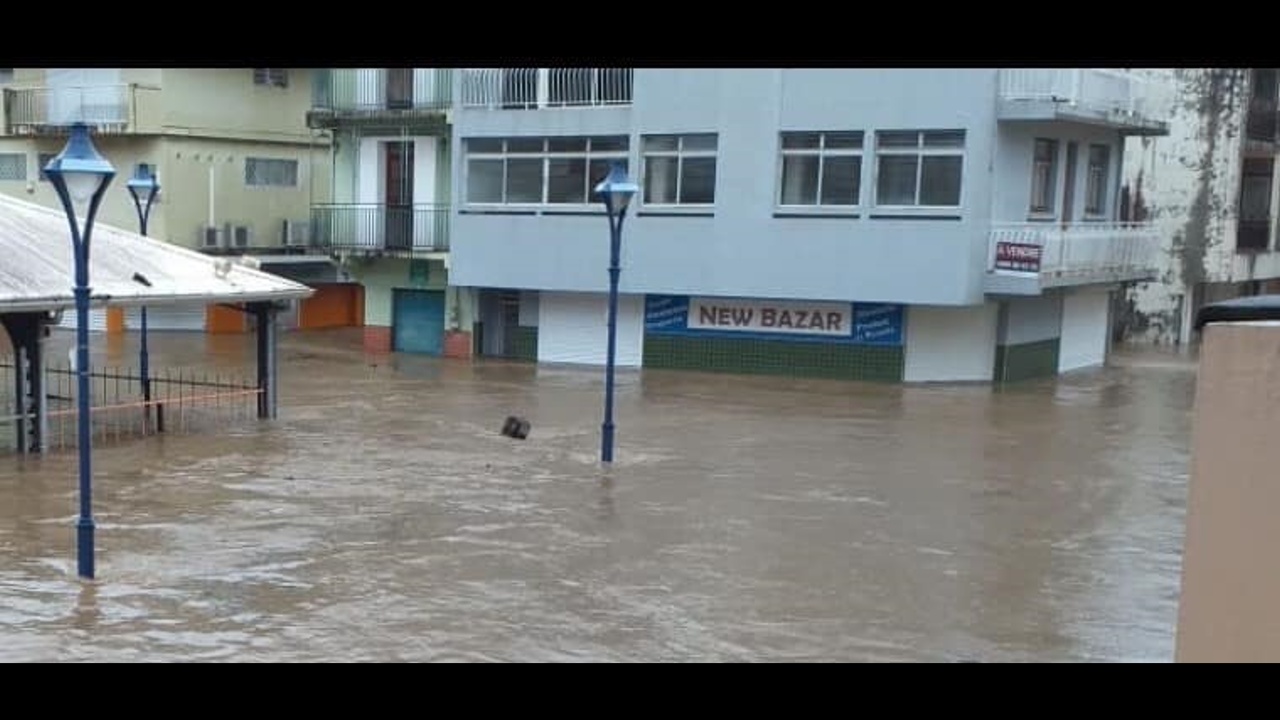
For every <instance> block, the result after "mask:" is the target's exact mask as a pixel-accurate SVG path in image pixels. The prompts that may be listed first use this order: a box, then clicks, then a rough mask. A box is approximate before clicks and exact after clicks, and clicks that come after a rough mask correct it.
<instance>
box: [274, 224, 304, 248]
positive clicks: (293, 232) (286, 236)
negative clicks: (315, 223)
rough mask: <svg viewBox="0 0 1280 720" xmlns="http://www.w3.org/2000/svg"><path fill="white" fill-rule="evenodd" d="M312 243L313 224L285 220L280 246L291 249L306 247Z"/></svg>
mask: <svg viewBox="0 0 1280 720" xmlns="http://www.w3.org/2000/svg"><path fill="white" fill-rule="evenodd" d="M310 241H311V223H310V222H308V221H306V220H285V221H284V227H283V228H281V231H280V244H281V245H287V246H289V247H305V246H306V245H307V244H308V243H309V242H310Z"/></svg>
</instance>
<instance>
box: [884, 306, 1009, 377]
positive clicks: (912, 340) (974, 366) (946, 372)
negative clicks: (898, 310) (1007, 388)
mask: <svg viewBox="0 0 1280 720" xmlns="http://www.w3.org/2000/svg"><path fill="white" fill-rule="evenodd" d="M998 309H999V305H998V304H997V303H995V302H987V303H985V304H982V305H977V306H974V307H962V308H954V307H928V306H924V305H915V306H912V307H910V308H908V309H907V348H906V364H905V367H904V369H903V380H905V381H906V382H941V381H952V382H959V381H989V380H991V372H992V367H993V366H994V362H995V349H996V321H997V316H998V312H997V310H998Z"/></svg>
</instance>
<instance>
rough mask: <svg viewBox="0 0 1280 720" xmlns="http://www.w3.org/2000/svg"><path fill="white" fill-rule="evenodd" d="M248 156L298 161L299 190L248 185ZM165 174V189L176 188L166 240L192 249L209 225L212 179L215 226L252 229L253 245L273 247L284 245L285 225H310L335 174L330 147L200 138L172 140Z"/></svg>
mask: <svg viewBox="0 0 1280 720" xmlns="http://www.w3.org/2000/svg"><path fill="white" fill-rule="evenodd" d="M248 157H261V158H273V159H291V160H297V161H298V184H297V186H296V187H292V188H281V187H249V186H247V185H245V159H246V158H248ZM160 173H161V176H160V177H161V178H162V180H163V182H164V184H165V186H166V187H170V186H171V187H173V188H175V191H174V193H173V194H172V195H170V197H169V198H168V205H169V206H168V207H166V209H165V224H166V228H165V231H166V237H167V239H169V240H170V241H172V242H176V243H178V244H181V245H189V246H194V245H195V243H196V240H197V236H198V233H199V232H200V228H201V227H202V226H204V225H205V224H206V223H207V222H208V221H209V212H210V207H209V201H210V182H211V178H212V188H213V193H212V195H213V220H214V223H215V224H216V225H218V226H223V225H225V224H226V223H234V224H236V225H248V226H250V227H251V228H252V232H253V241H252V244H253V245H254V246H267V245H276V244H278V243H279V237H280V227H281V225H282V223H283V221H284V220H286V219H288V220H307V219H308V218H309V217H310V215H311V203H312V199H313V198H320V199H325V198H328V197H329V182H330V175H331V173H330V169H329V150H328V148H326V147H319V146H315V147H311V146H308V145H305V144H284V143H260V142H259V143H253V142H243V141H225V140H200V139H194V138H188V139H185V140H178V139H177V138H167V139H166V141H165V152H164V159H163V161H162V163H161V165H160ZM179 189H180V194H179Z"/></svg>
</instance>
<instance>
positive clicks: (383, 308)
mask: <svg viewBox="0 0 1280 720" xmlns="http://www.w3.org/2000/svg"><path fill="white" fill-rule="evenodd" d="M424 262H426V261H424ZM430 262H431V266H430V268H429V271H428V273H427V281H426V282H425V283H423V282H419V281H417V280H415V279H414V278H413V277H412V276H411V274H410V272H409V264H410V261H409V260H404V259H400V258H382V259H378V260H367V261H365V262H362V263H358V264H355V265H353V266H351V269H350V272H351V274H352V276H353V277H354V278H355V279H356V280H358V281H359V282H360V284H362V285H364V322H365V324H366V325H374V326H382V327H390V326H391V295H392V290H394V289H395V288H416V289H419V290H444V289H445V287H446V286H447V285H448V276H447V274H446V273H445V272H444V267H443V265H441V264H440V263H439V262H438V261H430ZM452 299H453V293H447V294H446V303H448V302H449V301H450V300H452ZM448 317H449V307H448V305H447V304H446V307H445V320H446V322H447V321H448Z"/></svg>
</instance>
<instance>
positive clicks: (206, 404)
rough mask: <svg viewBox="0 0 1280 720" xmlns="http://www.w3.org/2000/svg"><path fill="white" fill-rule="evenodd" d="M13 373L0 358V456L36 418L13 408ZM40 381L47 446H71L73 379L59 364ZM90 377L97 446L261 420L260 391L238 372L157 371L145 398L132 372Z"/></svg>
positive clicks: (101, 371) (99, 372)
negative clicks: (147, 398)
mask: <svg viewBox="0 0 1280 720" xmlns="http://www.w3.org/2000/svg"><path fill="white" fill-rule="evenodd" d="M13 373H14V361H13V358H12V357H0V452H16V451H18V450H20V449H21V445H20V444H19V437H20V432H21V428H22V427H23V423H24V422H25V423H34V422H37V421H38V418H36V417H35V415H34V414H32V413H30V410H29V409H28V412H27V413H23V412H22V411H21V410H20V409H19V408H18V407H17V402H16V398H15V397H14V386H15V378H14V375H13ZM45 377H46V380H45V382H46V386H45V395H46V397H47V407H48V410H47V430H46V435H45V437H44V449H45V450H48V451H58V450H65V449H69V448H74V447H75V446H76V440H77V428H78V425H77V417H76V416H77V414H78V412H77V409H76V387H77V378H76V374H75V372H74V371H73V370H72V369H71V367H70V365H68V364H65V363H64V364H62V365H61V366H51V367H49V368H48V369H47V371H46V375H45ZM89 377H90V400H89V404H90V415H91V417H92V423H91V428H92V433H93V442H94V444H95V445H98V444H104V443H111V442H118V441H121V440H127V439H130V438H140V437H145V436H147V435H154V434H157V433H194V432H202V431H213V430H218V429H221V428H225V427H227V426H229V425H232V424H236V423H241V422H246V421H250V420H254V419H256V418H257V416H258V395H259V394H260V393H261V390H260V389H259V388H258V387H257V385H256V384H254V383H250V382H248V381H246V380H245V379H243V378H241V377H239V376H236V375H223V374H218V373H215V374H212V375H211V374H209V373H205V372H197V371H192V370H186V369H165V370H163V371H161V372H154V373H152V377H151V383H150V385H151V392H150V396H151V399H150V401H147V400H146V399H144V392H143V382H142V376H141V374H140V373H138V372H137V371H136V370H135V369H133V368H119V367H114V368H93V369H91V371H90V375H89ZM28 427H29V426H28ZM27 436H28V437H30V434H29V433H28V434H27Z"/></svg>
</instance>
